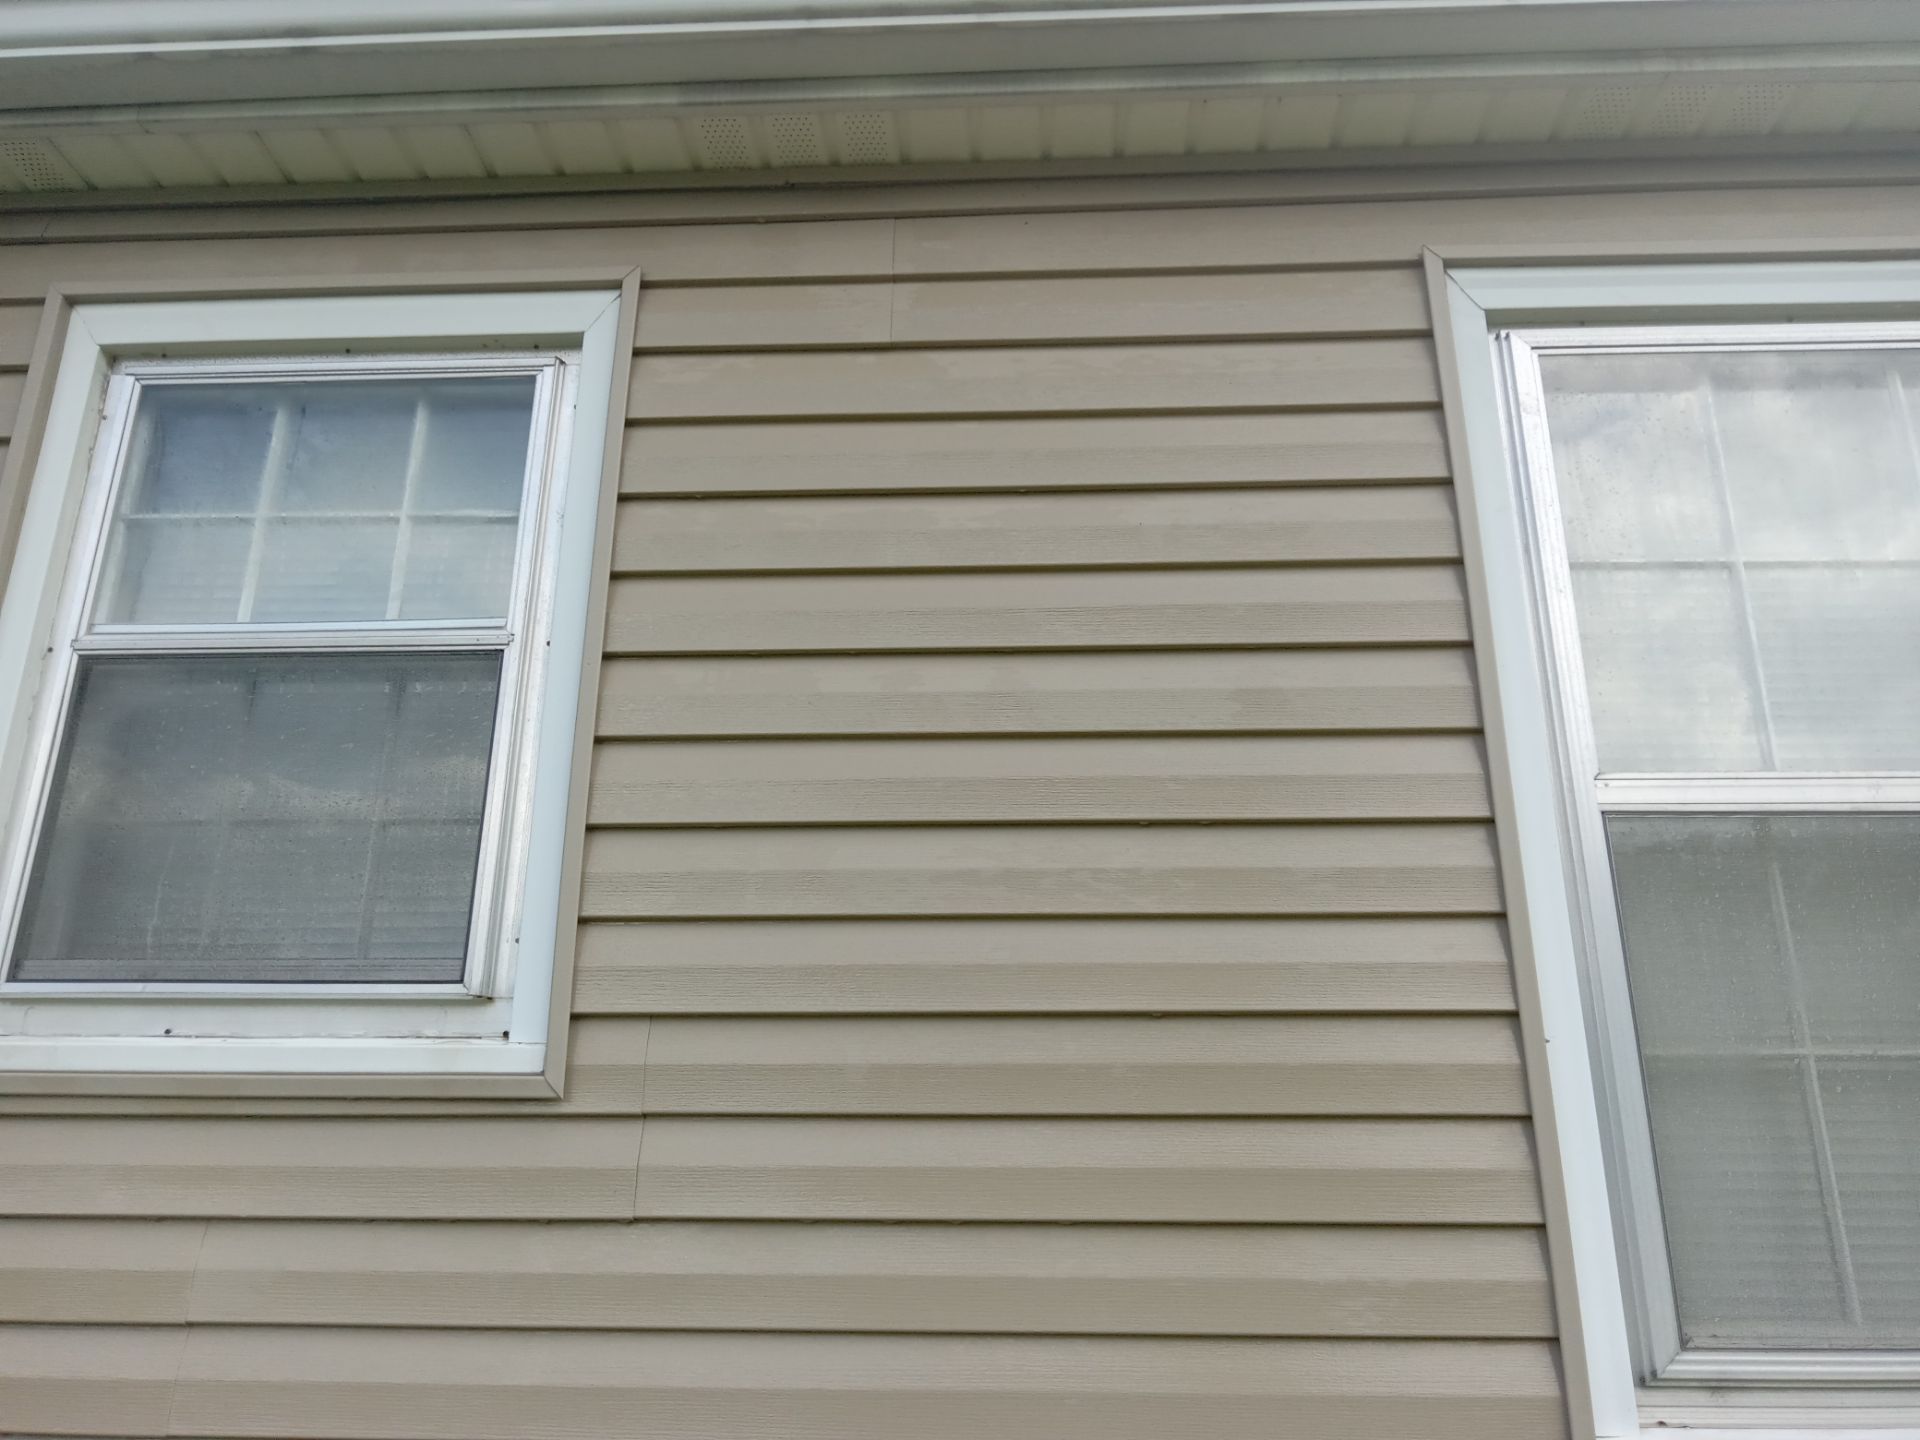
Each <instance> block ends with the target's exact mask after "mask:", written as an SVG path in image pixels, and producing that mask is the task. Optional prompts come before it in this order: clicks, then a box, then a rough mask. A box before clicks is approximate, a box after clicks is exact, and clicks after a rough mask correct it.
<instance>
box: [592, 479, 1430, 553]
mask: <svg viewBox="0 0 1920 1440" xmlns="http://www.w3.org/2000/svg"><path fill="white" fill-rule="evenodd" d="M1452 498H1453V497H1452V493H1451V490H1450V489H1449V488H1448V487H1446V486H1442V485H1420V486H1412V485H1407V486H1401V485H1393V486H1380V487H1378V488H1372V489H1333V488H1319V487H1315V488H1312V489H1307V488H1301V489H1290V490H1212V491H1179V490H1168V491H1144V492H1137V493H1134V494H1127V495H1119V496H1115V495H1110V494H1105V493H1094V494H1073V495H1019V496H1012V495H994V496H968V497H964V498H962V497H950V496H940V497H935V496H924V497H923V496H913V497H888V498H885V499H825V498H816V499H807V500H748V499H741V500H728V501H718V500H654V501H646V502H638V501H628V502H626V503H625V504H623V505H622V506H621V507H620V510H619V514H618V518H617V521H616V527H617V528H616V529H615V531H614V542H613V563H614V569H615V572H616V573H619V574H629V575H646V574H650V575H674V574H699V573H702V572H716V571H717V572H725V571H739V572H754V571H789V570H792V571H805V570H848V571H850V570H1014V569H1019V570H1027V569H1065V568H1083V567H1084V568H1098V569H1124V568H1131V567H1134V566H1173V565H1262V564H1273V565H1278V564H1286V563H1289V562H1293V563H1303V564H1311V563H1315V562H1319V563H1326V562H1327V561H1330V560H1331V561H1335V562H1353V561H1393V560H1406V561H1415V560H1437V561H1446V560H1457V559H1458V558H1459V555H1460V549H1459V546H1460V541H1459V529H1458V526H1457V524H1456V523H1455V520H1454V515H1453V505H1452Z"/></svg>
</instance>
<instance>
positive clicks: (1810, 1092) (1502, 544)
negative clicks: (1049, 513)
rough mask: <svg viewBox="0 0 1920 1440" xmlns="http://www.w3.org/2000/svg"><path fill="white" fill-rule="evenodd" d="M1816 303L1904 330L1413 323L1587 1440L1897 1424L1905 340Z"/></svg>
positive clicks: (1912, 840)
mask: <svg viewBox="0 0 1920 1440" xmlns="http://www.w3.org/2000/svg"><path fill="white" fill-rule="evenodd" d="M1783 268H1784V267H1783ZM1823 284H1824V285H1826V286H1827V287H1828V290H1829V307H1830V308H1831V309H1833V310H1835V311H1839V312H1841V313H1842V314H1844V313H1845V310H1847V309H1851V310H1852V311H1853V312H1854V313H1855V314H1857V313H1858V309H1859V305H1860V302H1861V300H1862V298H1863V292H1866V293H1873V292H1875V291H1878V292H1882V293H1884V294H1885V295H1886V296H1887V297H1888V300H1889V303H1901V302H1898V301H1896V300H1895V299H1894V297H1897V296H1901V295H1904V296H1906V299H1905V301H1904V303H1905V304H1907V305H1911V304H1912V303H1913V302H1914V300H1916V299H1920V273H1916V272H1915V271H1914V269H1913V267H1909V266H1904V265H1902V266H1886V267H1881V266H1851V267H1849V266H1813V267H1802V269H1801V270H1800V272H1799V273H1795V272H1794V271H1793V270H1791V269H1785V271H1784V273H1783V269H1777V268H1773V267H1732V266H1729V267H1700V269H1699V271H1698V272H1697V273H1696V274H1694V275H1692V276H1689V275H1687V274H1686V273H1685V272H1684V271H1681V270H1679V269H1678V268H1677V267H1676V268H1675V269H1671V270H1670V269H1668V268H1667V267H1659V268H1649V269H1648V270H1646V271H1643V272H1639V273H1637V274H1636V273H1635V272H1633V271H1631V270H1618V271H1548V270H1538V271H1528V272H1521V271H1480V272H1472V271H1468V272H1464V273H1456V274H1455V275H1454V276H1453V282H1452V285H1451V286H1450V299H1451V306H1450V308H1451V312H1452V319H1453V320H1454V322H1455V323H1456V324H1457V325H1459V327H1460V333H1459V335H1458V336H1457V343H1458V346H1459V356H1460V362H1461V380H1460V384H1461V392H1462V393H1461V400H1462V405H1463V411H1464V412H1465V413H1464V415H1463V419H1464V420H1465V421H1466V423H1467V425H1468V427H1469V430H1470V432H1472V433H1470V434H1469V447H1468V448H1469V456H1470V461H1471V470H1472V475H1471V490H1472V494H1471V497H1468V496H1466V495H1465V494H1463V500H1469V502H1470V503H1469V504H1467V505H1465V506H1463V509H1465V510H1467V511H1468V512H1469V513H1468V518H1469V519H1470V521H1471V523H1472V527H1473V532H1474V535H1475V538H1476V540H1477V541H1478V544H1479V547H1480V548H1481V551H1482V554H1481V556H1480V562H1479V563H1480V567H1481V571H1482V574H1481V577H1480V578H1481V579H1482V581H1483V583H1484V585H1485V593H1484V596H1483V604H1482V619H1483V628H1484V629H1485V631H1487V632H1488V638H1487V640H1486V643H1485V646H1484V648H1485V649H1486V650H1487V651H1488V652H1489V653H1490V656H1491V658H1492V660H1493V674H1494V677H1495V684H1496V685H1497V687H1498V692H1499V693H1498V697H1497V698H1498V710H1499V712H1500V713H1499V716H1498V723H1499V725H1500V727H1501V728H1502V729H1504V730H1505V732H1506V733H1505V735H1504V737H1503V738H1504V742H1505V749H1506V752H1507V757H1508V763H1509V764H1510V765H1511V766H1512V767H1513V768H1512V773H1511V782H1512V786H1513V796H1512V811H1513V814H1512V816H1511V820H1510V826H1511V829H1512V832H1513V833H1512V834H1511V835H1510V836H1509V837H1507V838H1508V839H1509V840H1510V841H1511V842H1512V843H1511V844H1510V845H1509V846H1508V848H1507V851H1506V854H1507V858H1508V861H1509V871H1510V889H1512V888H1513V885H1512V882H1513V880H1514V879H1516V878H1517V879H1518V881H1519V886H1518V888H1519V890H1520V891H1521V892H1522V893H1521V894H1520V895H1519V896H1518V897H1517V902H1518V908H1517V912H1516V916H1515V928H1516V930H1517V931H1523V932H1524V933H1522V934H1517V935H1516V940H1517V941H1521V942H1523V944H1522V945H1521V946H1520V947H1517V948H1520V949H1521V950H1522V952H1523V954H1524V953H1526V952H1529V951H1530V952H1531V957H1532V961H1533V963H1534V964H1535V965H1537V966H1538V967H1539V972H1540V973H1539V976H1538V979H1539V984H1540V987H1541V992H1542V1015H1543V1023H1544V1026H1545V1029H1546V1031H1547V1035H1546V1039H1547V1040H1548V1049H1549V1053H1550V1056H1551V1058H1550V1060H1549V1062H1548V1063H1549V1065H1550V1066H1558V1067H1559V1068H1558V1070H1557V1071H1555V1072H1554V1073H1553V1075H1552V1077H1551V1078H1552V1088H1553V1091H1554V1094H1555V1097H1556V1106H1555V1109H1556V1124H1557V1127H1558V1128H1559V1129H1560V1131H1561V1154H1560V1159H1561V1161H1562V1163H1563V1164H1564V1166H1565V1189H1566V1201H1567V1206H1568V1210H1569V1228H1570V1230H1571V1231H1572V1235H1571V1239H1572V1240H1573V1242H1574V1248H1575V1251H1576V1255H1579V1254H1580V1252H1581V1251H1582V1250H1584V1260H1583V1263H1582V1266H1581V1273H1580V1274H1579V1275H1578V1283H1579V1285H1580V1288H1581V1291H1582V1292H1583V1293H1582V1296H1581V1302H1580V1306H1579V1310H1580V1317H1581V1323H1582V1325H1583V1326H1584V1328H1585V1329H1586V1332H1587V1333H1586V1335H1585V1337H1584V1338H1585V1341H1586V1350H1587V1358H1588V1361H1589V1364H1590V1365H1592V1366H1593V1367H1594V1369H1595V1371H1596V1374H1595V1375H1594V1386H1595V1388H1596V1390H1597V1391H1600V1392H1605V1391H1606V1390H1607V1389H1608V1387H1609V1386H1613V1387H1615V1390H1616V1399H1615V1400H1614V1401H1612V1402H1609V1401H1608V1400H1607V1398H1606V1397H1605V1395H1604V1393H1602V1394H1601V1395H1600V1397H1599V1398H1597V1399H1596V1401H1595V1409H1596V1416H1597V1419H1596V1424H1595V1431H1596V1433H1598V1434H1601V1435H1609V1434H1624V1433H1634V1432H1637V1431H1638V1429H1639V1427H1640V1425H1641V1424H1648V1425H1653V1424H1673V1423H1693V1424H1714V1423H1732V1422H1737V1423H1741V1424H1756V1423H1759V1424H1764V1423H1786V1422H1782V1421H1779V1420H1778V1419H1777V1418H1776V1419H1774V1420H1769V1419H1768V1418H1767V1412H1768V1409H1769V1406H1772V1407H1773V1408H1774V1410H1775V1411H1776V1413H1785V1411H1784V1410H1783V1409H1782V1407H1783V1406H1785V1405H1787V1404H1788V1403H1789V1402H1788V1401H1787V1400H1786V1399H1770V1398H1769V1397H1770V1396H1773V1397H1779V1396H1782V1395H1783V1394H1785V1392H1784V1391H1783V1390H1782V1388H1781V1387H1788V1386H1791V1387H1795V1388H1794V1390H1793V1391H1792V1392H1791V1404H1792V1405H1793V1406H1797V1407H1798V1408H1797V1409H1795V1410H1794V1411H1793V1413H1794V1415H1795V1420H1794V1422H1793V1423H1796V1424H1804V1423H1805V1417H1806V1415H1807V1414H1808V1413H1818V1414H1826V1412H1825V1411H1822V1410H1820V1408H1819V1407H1820V1406H1822V1405H1831V1406H1832V1407H1833V1408H1832V1411H1831V1415H1829V1416H1828V1417H1827V1418H1828V1419H1831V1420H1833V1421H1834V1423H1842V1422H1843V1421H1844V1418H1845V1416H1846V1415H1847V1414H1849V1413H1852V1414H1862V1413H1865V1412H1863V1411H1862V1410H1861V1409H1860V1407H1861V1406H1863V1405H1871V1406H1877V1407H1879V1408H1878V1410H1877V1412H1876V1414H1877V1418H1876V1419H1875V1420H1874V1422H1873V1423H1881V1424H1884V1423H1889V1421H1888V1419H1887V1417H1888V1416H1889V1415H1892V1416H1895V1417H1898V1418H1902V1419H1906V1420H1911V1418H1912V1417H1913V1415H1914V1413H1915V1410H1916V1401H1917V1400H1920V1203H1917V1202H1916V1198H1915V1197H1916V1196H1920V325H1906V324H1887V323H1875V322H1870V321H1860V320H1857V319H1846V318H1839V319H1834V320H1832V321H1826V320H1814V321H1810V320H1805V319H1799V318H1796V319H1795V320H1794V321H1793V322H1791V323H1784V322H1781V321H1778V320H1772V319H1769V318H1768V317H1767V314H1766V312H1767V309H1768V306H1769V301H1770V299H1771V300H1774V301H1775V303H1777V298H1776V297H1777V296H1778V295H1779V294H1781V293H1782V289H1781V287H1782V286H1784V287H1785V288H1786V289H1787V290H1790V291H1795V292H1797V300H1796V302H1795V308H1796V310H1797V311H1798V312H1800V313H1801V314H1804V313H1806V311H1807V310H1808V309H1809V308H1815V307H1816V306H1817V302H1813V301H1810V300H1809V297H1808V291H1810V290H1812V291H1814V292H1816V293H1817V292H1818V291H1819V289H1820V287H1821V285H1823ZM1770 286H1771V287H1772V290H1771V294H1770V290H1769V287H1770ZM1616 310H1625V311H1629V312H1631V314H1632V317H1633V319H1634V320H1635V321H1636V322H1637V323H1629V324H1615V323H1609V322H1610V321H1611V320H1612V315H1611V314H1610V313H1609V312H1612V311H1616ZM1649 311H1656V312H1663V313H1662V314H1661V320H1660V322H1659V323H1657V324H1650V323H1646V322H1645V320H1644V318H1643V317H1644V316H1645V315H1646V314H1647V313H1648V312H1649ZM1503 312H1505V313H1504V314H1503ZM1703 312H1704V313H1703ZM1574 320H1578V321H1581V322H1585V323H1581V324H1577V325H1576V324H1570V323H1568V322H1570V321H1574ZM1483 673H1485V672H1484V671H1483ZM1513 872H1518V873H1517V876H1516V875H1515V874H1514V873H1513ZM1562 957H1564V961H1563V959H1562ZM1563 964H1564V968H1562V965H1563ZM1556 1006H1559V1008H1558V1010H1556ZM1556 1045H1557V1046H1558V1049H1559V1052H1560V1053H1558V1054H1552V1051H1553V1050H1554V1048H1555V1047H1556ZM1574 1057H1578V1060H1577V1063H1579V1064H1581V1065H1583V1066H1586V1067H1589V1068H1588V1074H1587V1075H1585V1076H1575V1075H1573V1074H1572V1073H1571V1071H1570V1070H1569V1068H1568V1062H1569V1061H1570V1060H1572V1059H1573V1058H1574ZM1582 1100H1584V1101H1585V1103H1586V1104H1587V1105H1590V1106H1591V1109H1590V1111H1587V1112H1586V1113H1584V1114H1583V1113H1582V1111H1581V1107H1580V1102H1581V1101H1582ZM1589 1138H1590V1139H1591V1142H1592V1143H1591V1145H1589V1144H1588V1139H1589ZM1596 1209H1598V1210H1599V1211H1600V1213H1599V1214H1598V1215H1596V1214H1594V1213H1593V1212H1594V1210H1596ZM1601 1260H1604V1261H1605V1262H1606V1265H1607V1268H1609V1269H1612V1270H1613V1271H1614V1273H1613V1274H1612V1275H1603V1274H1602V1273H1601V1269H1600V1263H1599V1262H1600V1261H1601ZM1609 1285H1611V1286H1613V1287H1615V1289H1614V1295H1613V1297H1612V1300H1611V1303H1610V1304H1609V1303H1606V1299H1605V1297H1604V1296H1603V1295H1602V1293H1601V1292H1603V1291H1604V1289H1605V1288H1606V1287H1607V1286H1609ZM1609 1331H1612V1332H1616V1333H1609ZM1615 1367H1617V1368H1615ZM1621 1381H1624V1382H1625V1384H1626V1386H1627V1398H1626V1400H1625V1402H1624V1405H1622V1404H1621V1403H1620V1402H1619V1400H1618V1398H1617V1391H1618V1385H1619V1382H1621ZM1635 1391H1637V1396H1636V1395H1635V1393H1634V1392H1635ZM1809 1396H1812V1397H1814V1399H1813V1400H1812V1401H1810V1400H1809ZM1821 1396H1825V1397H1827V1398H1826V1399H1825V1400H1821V1399H1820V1398H1819V1397H1821ZM1809 1405H1812V1406H1813V1407H1814V1408H1813V1410H1812V1411H1811V1412H1810V1411H1809V1409H1808V1407H1809ZM1663 1407H1664V1408H1663ZM1623 1408H1624V1409H1626V1410H1629V1411H1631V1412H1632V1418H1631V1420H1630V1421H1629V1420H1628V1419H1623V1417H1622V1414H1621V1411H1622V1409H1623ZM1703 1415H1704V1416H1707V1417H1709V1418H1706V1419H1702V1418H1701V1417H1702V1416H1703ZM1676 1416H1678V1417H1680V1418H1678V1419H1676V1418H1675V1417H1676ZM1729 1417H1731V1420H1730V1418H1729Z"/></svg>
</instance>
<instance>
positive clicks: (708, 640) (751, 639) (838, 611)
mask: <svg viewBox="0 0 1920 1440" xmlns="http://www.w3.org/2000/svg"><path fill="white" fill-rule="evenodd" d="M1467 639H1468V632H1467V614H1466V597H1465V589H1464V581H1463V578H1462V576H1461V574H1460V571H1459V569H1458V568H1457V567H1454V566H1446V565H1402V566H1393V567H1370V566H1360V565H1354V566H1342V567H1326V568H1309V567H1304V566H1303V567H1300V568H1297V569H1246V570H1147V571H1137V572H1134V573H1131V574H1124V575H1121V574H1111V573H1107V572H1102V571H1089V572H1081V573H1075V572H1046V573H1019V574H1011V575H999V574H979V575H970V574H950V575H812V576H769V577H765V578H761V579H756V580H754V581H752V582H751V583H743V582H741V581H739V580H728V579H717V578H712V577H703V578H684V579H627V580H616V581H615V582H614V583H613V587H612V591H611V594H610V596H609V609H608V617H607V641H606V644H607V650H608V652H609V653H610V654H614V655H643V654H718V653H727V652H737V651H749V652H752V651H786V652H796V653H806V652H832V651H886V650H893V651H906V650H1106V649H1168V648H1214V647H1219V646H1246V647H1252V646H1275V645H1320V646H1350V645H1408V644H1427V645H1433V644H1438V645H1460V644H1464V643H1465V642H1466V640H1467Z"/></svg>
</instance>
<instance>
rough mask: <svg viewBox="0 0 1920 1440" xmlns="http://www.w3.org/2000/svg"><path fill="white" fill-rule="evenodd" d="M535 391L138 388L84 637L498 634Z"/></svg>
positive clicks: (514, 387)
mask: <svg viewBox="0 0 1920 1440" xmlns="http://www.w3.org/2000/svg"><path fill="white" fill-rule="evenodd" d="M535 383H536V382H535V380H534V379H533V377H531V376H526V375H507V376H477V377H449V378H444V379H428V380H421V379H413V378H396V379H393V380H372V381H370V380H362V379H355V380H301V381H287V382H275V383H269V382H244V383H236V382H191V383H171V384H158V383H150V384H146V385H143V386H142V387H141V390H140V394H139V400H138V405H137V409H136V412H135V416H134V422H133V428H132V432H131V437H130V440H129V446H128V452H127V456H126V461H125V464H124V473H123V475H122V477H121V480H120V483H119V486H118V490H117V499H116V503H115V506H114V513H113V518H112V525H111V528H110V532H109V536H108V550H107V561H106V566H105V573H104V575H103V576H102V579H101V584H100V590H99V594H98V597H97V600H96V604H95V616H94V618H95V621H96V623H99V624H105V625H147V626H180V625H210V624H218V625H231V624H270V623H282V624H298V623H302V622H315V623H325V622H346V623H353V622H362V623H370V622H380V621H391V620H459V619H472V620H486V621H497V620H501V619H503V618H504V617H505V615H506V613H507V606H508V600H509V597H510V594H511V590H512V582H513V555H514V548H515V545H514V542H515V537H516V535H517V534H518V529H519V520H520V507H521V497H522V489H523V480H524V477H525V475H526V471H527V461H528V448H529V442H530V431H531V424H532V410H533V398H534V391H535Z"/></svg>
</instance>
